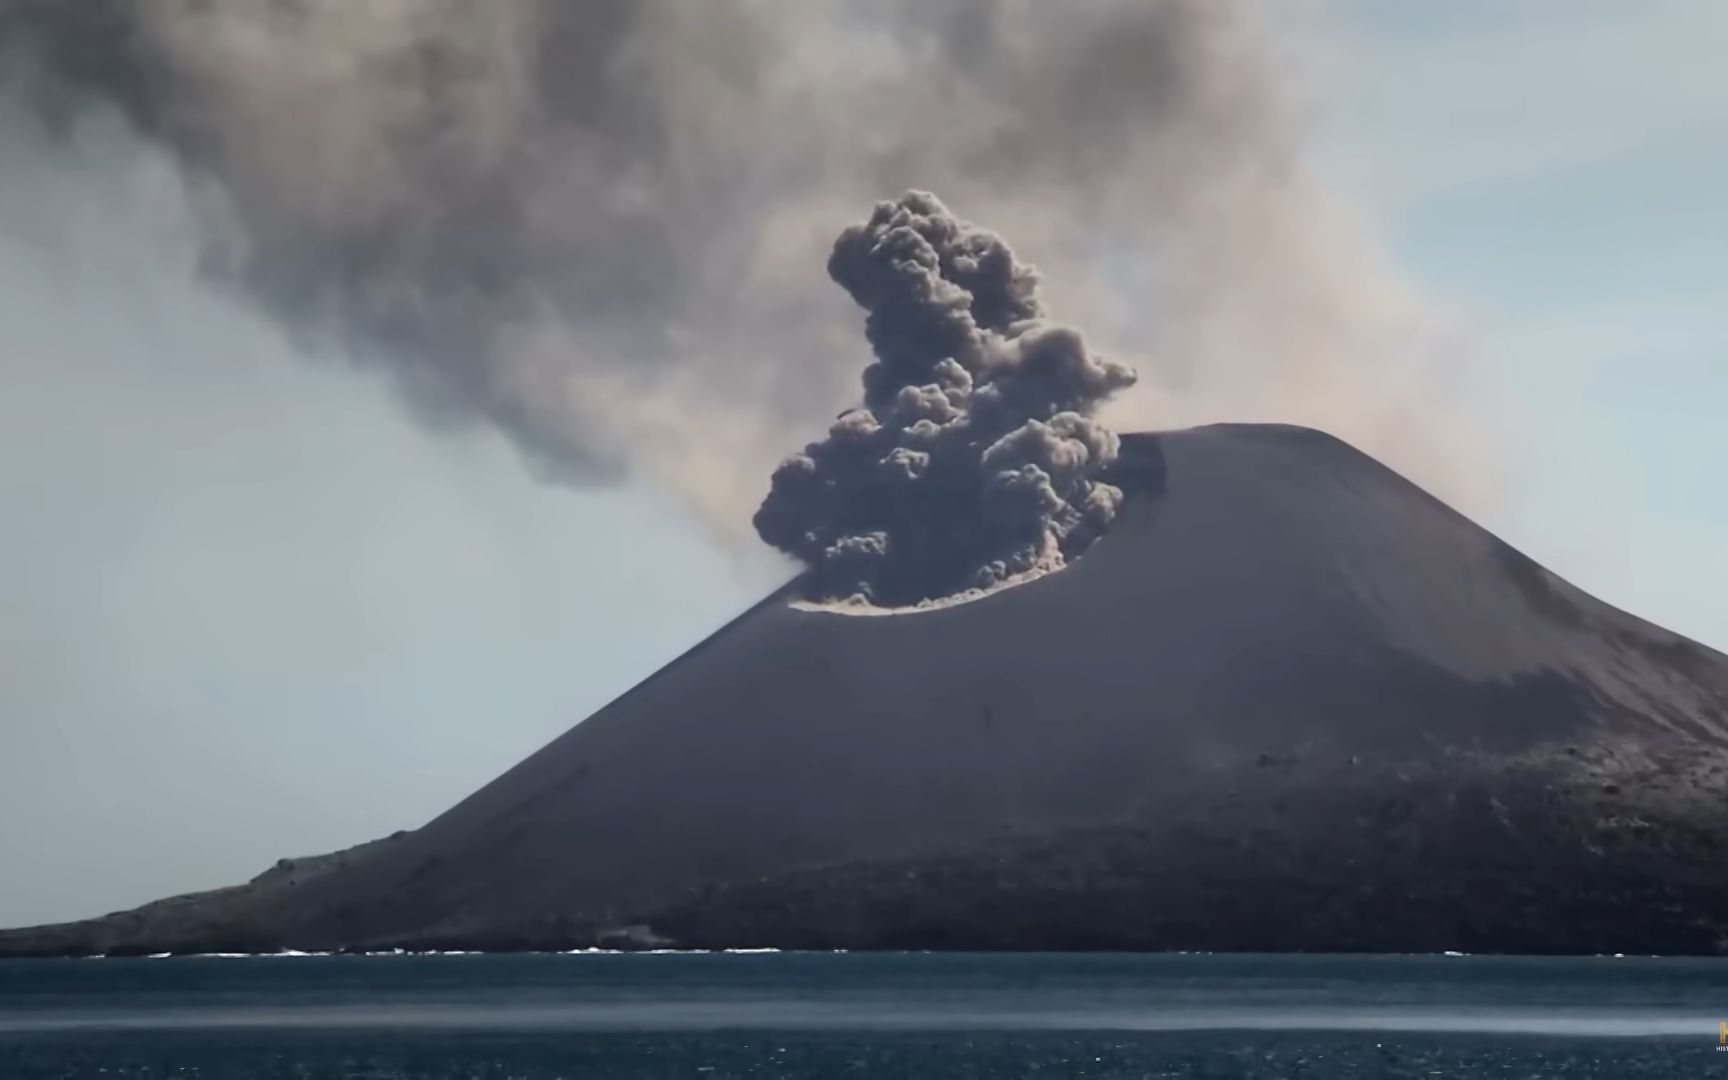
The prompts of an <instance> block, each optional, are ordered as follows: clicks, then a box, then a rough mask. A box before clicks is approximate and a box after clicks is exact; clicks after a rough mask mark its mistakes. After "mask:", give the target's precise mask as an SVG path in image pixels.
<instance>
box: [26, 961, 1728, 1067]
mask: <svg viewBox="0 0 1728 1080" xmlns="http://www.w3.org/2000/svg"><path fill="white" fill-rule="evenodd" d="M1725 1019H1728V960H1662V959H1651V958H1613V957H1601V958H1576V959H1537V958H1507V957H1459V956H1415V957H1411V956H1386V957H1363V956H1356V957H1351V956H1208V955H943V954H851V955H842V954H705V955H693V954H632V955H618V954H580V955H563V956H370V957H336V956H316V957H305V956H294V957H269V958H226V957H193V958H176V959H167V958H163V959H135V960H42V961H12V962H0V1077H4V1078H6V1080H14V1078H19V1080H28V1078H37V1077H68V1076H75V1077H83V1076H91V1077H107V1078H112V1077H151V1078H154V1077H297V1078H298V1077H365V1078H369V1080H386V1078H390V1080H395V1078H405V1077H426V1078H431V1077H488V1078H492V1077H496V1078H500V1080H502V1078H505V1077H510V1078H521V1080H527V1078H542V1077H584V1078H586V1077H732V1076H746V1077H782V1076H784V1077H859V1076H891V1077H926V1076H929V1077H1018V1076H1037V1077H1137V1078H1138V1077H1207V1078H1225V1077H1313V1078H1317V1080H1319V1078H1324V1080H1348V1078H1353V1077H1363V1078H1376V1080H1378V1078H1386V1077H1424V1078H1429V1077H1447V1078H1453V1077H1519V1078H1531V1077H1555V1078H1559V1077H1614V1078H1625V1077H1644V1076H1649V1077H1681V1076H1684V1077H1695V1076H1709V1075H1715V1074H1718V1073H1719V1074H1721V1075H1724V1076H1728V1051H1722V1050H1718V1049H1717V1047H1718V1044H1719V1041H1720V1038H1719V1037H1720V1034H1721V1030H1722V1029H1721V1026H1720V1025H1721V1024H1722V1022H1723V1021H1724V1020H1725Z"/></svg>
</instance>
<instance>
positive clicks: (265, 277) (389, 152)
mask: <svg viewBox="0 0 1728 1080" xmlns="http://www.w3.org/2000/svg"><path fill="white" fill-rule="evenodd" d="M1243 11H1244V9H1243V7H1242V5H1240V4H1239V3H1235V2H1232V0H1063V2H1061V3H1055V2H1045V0H945V2H943V3H930V2H928V0H881V2H857V0H730V2H726V3H708V2H698V0H218V2H211V0H0V192H4V193H7V194H6V197H5V198H0V228H6V227H7V222H6V220H5V216H6V214H7V213H9V212H14V211H15V212H16V213H18V214H21V215H25V216H27V217H28V218H29V219H30V221H31V227H32V228H34V227H35V226H36V225H37V224H38V223H40V222H52V221H53V220H55V218H56V209H55V207H54V206H53V205H52V200H53V193H52V189H51V185H50V189H49V190H48V191H47V192H46V193H44V194H42V196H41V197H40V198H37V199H34V200H24V199H22V198H21V197H19V196H17V195H15V194H13V193H15V192H17V191H19V190H22V186H23V185H22V183H21V177H20V174H22V173H24V172H27V171H30V170H34V171H35V172H36V173H40V172H42V171H43V169H44V166H43V165H42V164H41V163H40V162H32V164H31V165H30V168H29V169H26V168H25V166H23V165H22V164H20V159H21V158H22V157H23V156H24V155H26V154H27V155H30V156H32V157H33V158H40V157H42V156H44V154H45V153H47V152H49V151H45V150H44V148H45V147H52V146H55V145H58V146H59V147H60V149H61V152H62V158H63V160H62V161H61V162H60V167H63V168H66V169H109V170H116V169H117V168H118V167H119V164H120V163H123V162H125V161H126V160H128V159H141V158H150V159H152V160H159V161H161V162H166V163H168V165H169V167H170V170H171V171H172V172H173V174H174V175H175V176H177V177H178V178H179V180H180V181H181V182H182V185H183V188H184V198H185V200H186V202H187V204H188V205H189V207H190V209H191V211H192V214H191V216H192V217H193V219H194V220H196V222H197V223H198V226H199V237H198V241H199V245H200V250H201V253H202V270H203V276H204V278H205V280H206V281H207V282H209V283H210V284H211V285H212V286H213V287H215V288H217V289H219V290H221V291H223V292H224V293H226V294H228V295H230V296H232V297H234V298H236V299H237V300H238V301H239V302H241V303H243V304H246V305H248V306H251V307H252V308H254V309H255V310H257V311H259V312H261V313H262V314H263V315H265V316H266V317H267V318H269V319H271V320H273V321H274V322H276V323H277V324H279V325H280V326H281V327H282V329H283V331H284V332H285V334H287V335H288V336H289V337H290V338H291V339H292V340H293V341H294V342H295V343H296V345H297V346H300V347H301V348H302V350H303V351H304V352H306V353H308V354H312V355H316V356H319V357H333V358H340V359H341V360H344V361H347V362H351V363H353V364H355V365H357V366H359V367H362V368H364V369H366V370H368V371H370V372H373V373H376V374H378V375H379V376H381V377H383V378H385V379H387V380H389V381H390V382H391V383H393V384H395V386H396V387H397V388H398V389H399V390H400V392H401V396H402V397H403V399H404V400H405V401H406V402H408V403H409V404H410V405H411V406H412V407H413V409H414V411H415V412H416V414H417V415H419V416H421V417H423V418H425V419H427V420H429V421H431V422H433V423H435V424H437V425H439V426H441V427H457V428H460V427H464V426H467V427H475V428H479V429H481V430H495V431H498V432H500V433H502V434H503V435H504V436H505V437H507V438H508V439H510V440H511V442H512V443H513V444H514V445H516V446H517V447H519V448H520V449H521V450H522V452H523V454H524V456H525V458H526V459H527V460H528V461H529V462H530V463H531V464H532V465H533V466H534V467H535V468H536V470H537V471H539V472H540V473H541V474H542V475H545V476H547V477H548V478H551V479H556V480H560V481H566V482H569V481H577V482H581V481H589V480H594V479H605V478H608V477H611V476H616V475H619V474H621V473H623V472H625V471H632V472H635V473H638V474H642V475H645V476H646V477H647V478H649V479H650V480H653V481H656V482H658V483H661V484H663V485H665V486H667V487H669V488H671V489H672V490H673V491H674V492H675V493H676V494H678V495H680V496H682V497H683V498H685V499H686V500H687V501H688V502H689V503H690V504H691V505H692V506H694V507H695V508H696V509H697V510H698V511H699V512H700V513H701V514H702V515H703V516H704V517H705V518H707V519H708V520H710V521H713V522H715V523H716V524H719V525H721V526H723V527H725V528H728V529H730V530H737V529H738V528H739V526H741V525H742V524H743V522H744V521H745V520H746V519H747V518H748V515H749V511H750V508H751V507H753V506H754V505H755V504H756V502H757V500H758V498H759V495H760V478H761V475H762V474H763V473H764V472H766V471H768V470H769V469H771V468H772V467H773V464H774V462H775V461H777V460H778V459H779V457H780V456H781V455H783V454H784V452H785V449H786V448H787V447H789V446H796V445H799V444H800V443H801V442H803V441H805V440H807V439H809V438H811V437H813V436H815V435H817V434H818V433H819V428H818V426H817V424H813V423H812V422H811V421H812V418H824V417H829V416H832V415H833V414H834V412H835V410H836V409H838V408H840V407H842V406H844V405H845V404H848V403H849V402H851V401H853V400H855V399H856V394H857V386H856V371H857V368H858V366H859V364H860V362H861V361H862V357H861V356H860V351H861V350H859V349H858V346H857V343H856V341H855V339H854V335H852V334H850V333H849V332H848V331H847V329H846V327H847V314H848V312H847V309H846V305H845V301H844V298H843V296H842V295H841V294H840V293H839V291H838V290H834V289H833V288H832V287H831V286H830V285H829V284H828V283H827V282H825V281H823V280H822V278H821V275H820V274H816V273H812V272H811V271H812V268H813V267H814V266H817V265H820V261H821V259H822V258H823V257H824V254H825V252H826V249H827V248H828V246H829V245H830V243H831V241H832V239H833V235H834V231H835V229H836V228H837V227H839V226H840V225H841V224H843V223H844V222H845V221H847V220H849V219H850V217H851V216H852V215H853V214H854V213H855V212H856V208H857V207H859V206H861V205H868V203H869V201H870V200H873V199H876V198H879V197H881V195H882V194H883V193H885V192H890V193H891V192H897V191H904V190H908V189H914V188H915V189H919V190H934V191H938V192H941V193H942V195H943V197H944V198H946V199H949V200H952V201H953V202H954V204H955V205H957V206H962V207H964V208H965V210H966V212H967V213H968V214H969V215H971V216H973V217H975V218H976V219H978V220H982V221H990V222H997V223H1007V222H1012V227H1013V233H1014V236H1015V242H1016V244H1018V245H1019V246H1020V247H1021V249H1022V250H1024V251H1027V252H1031V253H1034V254H1035V256H1036V261H1037V262H1038V263H1039V265H1040V266H1042V267H1044V268H1045V269H1046V270H1047V271H1049V273H1050V284H1049V290H1050V293H1051V295H1052V298H1053V303H1054V305H1055V306H1057V307H1059V308H1060V309H1061V310H1062V311H1063V312H1064V313H1066V314H1067V315H1068V316H1069V317H1072V318H1074V319H1075V320H1076V321H1078V322H1080V323H1082V324H1083V325H1085V326H1086V327H1087V328H1088V333H1089V335H1091V336H1092V338H1093V339H1094V340H1095V341H1098V342H1100V343H1102V344H1103V345H1105V346H1107V347H1108V351H1109V352H1111V353H1112V354H1113V355H1130V354H1131V355H1133V356H1134V357H1135V366H1136V367H1137V368H1138V369H1139V370H1140V372H1141V373H1142V375H1143V377H1144V382H1143V385H1145V386H1147V387H1150V388H1151V390H1152V392H1150V393H1144V392H1136V393H1134V394H1130V395H1124V397H1125V398H1127V399H1129V400H1127V401H1126V402H1125V403H1124V404H1123V405H1122V406H1120V407H1119V408H1117V409H1115V410H1114V413H1113V414H1114V415H1117V416H1118V417H1119V418H1120V417H1121V415H1122V414H1126V413H1129V412H1130V411H1131V410H1133V409H1134V408H1135V407H1136V406H1137V405H1139V404H1140V403H1141V402H1144V401H1148V400H1150V399H1151V398H1152V397H1153V396H1154V394H1156V395H1158V397H1157V400H1156V402H1155V407H1154V408H1151V409H1148V410H1146V413H1145V416H1147V417H1148V418H1155V419H1156V420H1157V421H1158V422H1159V423H1170V424H1182V423H1190V422H1198V421H1202V420H1210V419H1286V420H1295V421H1301V422H1308V423H1315V424H1319V425H1322V426H1327V427H1330V428H1332V429H1333V430H1335V431H1337V432H1338V433H1339V434H1342V435H1345V436H1347V437H1350V438H1352V440H1353V441H1355V442H1356V443H1357V444H1358V445H1361V446H1363V447H1364V448H1366V449H1370V450H1374V451H1378V452H1382V453H1385V454H1387V455H1389V456H1390V458H1391V460H1392V461H1393V463H1394V464H1397V465H1400V466H1401V467H1405V468H1408V469H1411V470H1412V471H1413V472H1415V473H1416V475H1418V476H1421V475H1423V473H1424V471H1425V470H1424V464H1425V462H1427V461H1432V460H1443V458H1444V455H1431V454H1428V453H1426V452H1425V449H1426V448H1427V447H1430V446H1432V445H1434V444H1436V443H1441V442H1446V441H1447V440H1446V439H1445V438H1444V433H1441V436H1440V437H1434V435H1433V433H1431V432H1428V431H1427V427H1428V425H1429V421H1430V420H1431V419H1432V418H1433V416H1434V415H1435V410H1433V409H1431V408H1428V407H1427V403H1426V402H1424V401H1422V400H1421V399H1420V395H1419V394H1413V393H1406V392H1405V391H1406V388H1404V387H1403V386H1401V385H1400V384H1399V383H1398V382H1397V380H1396V378H1393V377H1389V376H1388V374H1387V373H1388V372H1393V371H1398V370H1403V369H1410V368H1414V367H1418V366H1420V365H1419V361H1420V359H1421V358H1418V360H1417V361H1412V360H1411V355H1410V354H1411V349H1410V348H1409V346H1410V345H1411V344H1412V342H1414V343H1415V344H1416V345H1417V346H1423V345H1426V344H1428V342H1427V340H1426V337H1425V329H1424V328H1423V327H1421V326H1419V325H1418V323H1419V322H1420V320H1419V319H1416V318H1414V317H1413V315H1412V307H1411V305H1410V304H1409V303H1407V302H1406V299H1405V297H1404V296H1403V289H1402V283H1401V282H1399V281H1398V280H1397V278H1396V275H1395V274H1392V273H1390V272H1389V271H1388V269H1387V268H1386V267H1384V266H1382V265H1381V264H1380V263H1379V262H1378V261H1377V258H1376V255H1375V252H1374V251H1372V250H1371V249H1369V250H1367V251H1364V250H1362V249H1361V248H1360V246H1359V245H1357V244H1356V242H1355V240H1354V238H1353V236H1352V234H1351V233H1350V231H1349V229H1348V228H1347V227H1338V226H1335V224H1334V219H1333V217H1332V216H1331V215H1330V214H1329V212H1328V211H1329V207H1328V206H1327V200H1326V199H1325V198H1324V192H1322V191H1320V190H1319V189H1318V188H1317V186H1316V185H1315V184H1314V182H1313V181H1312V180H1311V178H1310V177H1309V176H1308V175H1307V173H1306V171H1305V169H1304V168H1303V165H1302V161H1301V155H1300V150H1301V147H1300V140H1299V139H1297V138H1296V137H1295V133H1294V131H1293V125H1292V124H1291V123H1290V121H1289V118H1288V117H1287V116H1286V115H1285V109H1284V107H1283V104H1282V96H1283V95H1282V87H1281V85H1280V84H1279V79H1278V73H1277V71H1276V70H1275V68H1274V66H1273V65H1272V64H1271V63H1270V62H1269V61H1268V60H1267V54H1266V51H1265V50H1264V48H1263V47H1262V43H1261V41H1260V39H1259V36H1258V32H1257V30H1256V29H1255V27H1254V26H1253V24H1252V22H1251V20H1249V19H1247V18H1245V17H1244V15H1243ZM20 116H25V117H29V118H31V119H32V122H33V123H35V124H36V125H37V126H38V128H39V130H33V131H31V132H30V133H29V136H28V137H26V138H9V137H8V136H9V133H11V134H16V128H17V122H18V117H20ZM44 131H45V132H48V133H49V135H50V137H49V138H46V139H44V138H42V134H43V132H44ZM56 140H58V144H56ZM97 143H101V144H102V147H101V152H99V153H98V152H92V150H93V147H94V145H95V144H97ZM32 202H33V204H31V203H32ZM137 212H138V213H145V212H147V210H145V209H144V208H142V207H140V208H139V209H138V210H137ZM78 242H80V243H94V244H98V245H99V243H100V240H99V239H95V240H92V239H91V238H89V237H88V236H81V237H80V240H79V241H78ZM86 254H87V255H89V256H90V257H92V258H100V256H101V252H99V251H92V252H87V253H86ZM973 284H976V285H978V287H979V288H983V287H984V286H983V283H982V282H981V281H980V282H974V283H973ZM1011 285H1012V283H1008V286H1011ZM963 287H966V288H969V289H970V288H972V285H964V286H963ZM1005 287H1006V288H1007V291H1006V292H1004V293H1002V294H1001V295H988V294H987V293H986V292H976V291H975V295H976V297H977V302H978V303H979V304H980V305H982V306H983V307H984V308H991V310H981V314H980V316H979V318H981V319H982V320H983V322H984V323H986V324H989V323H991V322H992V320H998V321H999V320H1000V319H1003V318H1012V317H1013V312H1012V311H1011V310H1010V309H1011V307H1012V305H1013V304H1014V303H1016V302H1019V301H1020V300H1022V299H1023V298H1022V297H1020V296H1019V294H1018V293H1016V292H1015V291H1014V289H1013V288H1011V287H1007V286H1005ZM992 305H1002V308H1001V310H1000V311H998V310H995V309H994V308H992ZM1149 312H1150V313H1154V314H1155V316H1156V318H1155V319H1147V318H1146V317H1145V316H1146V315H1147V313H1149ZM1418 314H1419V313H1418ZM894 332H895V331H891V330H887V329H884V330H882V331H881V333H882V334H890V335H891V334H892V333H894ZM992 332H997V333H999V331H992ZM1061 341H1062V339H1060V338H1052V339H1051V341H1050V342H1049V343H1048V345H1047V346H1046V347H1047V348H1049V349H1051V350H1052V351H1053V352H1060V351H1061V348H1062V345H1061ZM878 345H879V347H880V348H881V349H883V350H885V353H884V356H885V357H886V358H885V359H883V358H879V359H878V366H879V367H880V370H881V377H882V378H884V379H886V380H888V383H887V384H888V385H896V386H897V385H900V383H899V382H896V380H899V379H902V378H903V377H904V376H905V375H906V373H905V372H902V371H900V370H898V369H897V368H896V367H895V366H894V365H895V364H897V363H899V362H900V359H896V358H895V357H894V352H895V349H896V348H898V346H897V345H896V343H895V342H893V341H892V340H887V339H884V340H883V341H881V342H879V343H878ZM1389 358H1392V359H1393V360H1394V361H1395V362H1393V363H1388V359H1389ZM901 359H904V358H901ZM1401 365H1402V366H1401ZM917 385H920V386H927V385H934V384H933V383H931V382H929V381H928V380H926V381H923V382H919V383H917ZM1416 389H1417V390H1422V389H1424V387H1421V386H1417V387H1416ZM1010 391H1011V387H1009V386H1008V385H1006V384H1005V385H1004V386H1003V387H1002V388H1001V392H1002V393H1004V394H1006V393H1009V392H1010ZM1035 405H1036V403H1033V402H1028V403H1018V404H1014V405H1013V406H1012V407H1015V408H1022V409H1024V410H1026V413H1027V416H1028V417H1030V416H1031V415H1032V414H1033V413H1034V412H1035V411H1036V409H1035V408H1034V406H1035ZM1058 411H1060V410H1058ZM1051 415H1052V416H1054V413H1052V414H1051ZM1412 440H1414V442H1412ZM1416 444H1420V445H1419V446H1417V448H1416V449H1406V447H1407V446H1412V445H1416ZM1447 449H1448V450H1455V449H1456V444H1453V445H1451V446H1449V447H1447ZM1413 458H1419V459H1421V460H1412V459H1413ZM1427 471H1430V472H1431V471H1432V470H1427Z"/></svg>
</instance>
